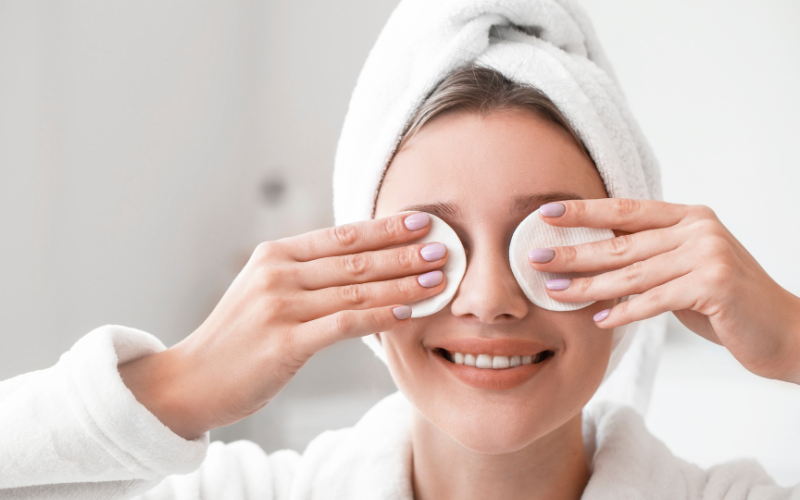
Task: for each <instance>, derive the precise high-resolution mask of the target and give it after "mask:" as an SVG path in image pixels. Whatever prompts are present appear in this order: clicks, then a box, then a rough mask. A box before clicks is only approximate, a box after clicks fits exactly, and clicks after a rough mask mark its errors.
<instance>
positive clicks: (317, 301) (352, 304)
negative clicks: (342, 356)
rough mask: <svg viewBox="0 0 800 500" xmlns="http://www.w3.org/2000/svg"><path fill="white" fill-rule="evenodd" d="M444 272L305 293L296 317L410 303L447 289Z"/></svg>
mask: <svg viewBox="0 0 800 500" xmlns="http://www.w3.org/2000/svg"><path fill="white" fill-rule="evenodd" d="M446 281H447V280H446V279H445V277H444V273H442V272H441V271H431V272H429V273H425V274H422V275H419V276H409V277H406V278H399V279H393V280H388V281H377V282H371V283H357V284H353V285H346V286H337V287H331V288H323V289H322V290H313V291H309V292H304V293H303V297H302V298H301V300H297V301H292V302H293V303H295V304H298V306H297V307H298V308H301V309H298V310H297V311H293V314H292V315H293V317H295V318H299V319H300V320H301V321H311V320H313V319H316V318H321V317H323V316H328V315H329V314H334V313H337V312H339V311H344V310H364V309H372V308H375V307H383V306H387V305H391V304H411V303H414V302H417V301H419V300H422V299H426V298H428V297H432V296H433V295H436V294H437V293H439V292H441V291H442V290H444V286H445V283H446Z"/></svg>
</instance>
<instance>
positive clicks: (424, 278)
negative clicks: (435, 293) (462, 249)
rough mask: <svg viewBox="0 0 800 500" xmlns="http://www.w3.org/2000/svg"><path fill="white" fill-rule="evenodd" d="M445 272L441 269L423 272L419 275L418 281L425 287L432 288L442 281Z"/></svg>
mask: <svg viewBox="0 0 800 500" xmlns="http://www.w3.org/2000/svg"><path fill="white" fill-rule="evenodd" d="M443 279H444V274H443V273H442V272H441V271H431V272H429V273H425V274H421V275H419V276H418V277H417V281H418V282H419V284H420V285H422V286H424V287H425V288H432V287H435V286H436V285H438V284H439V283H441V282H442V280H443Z"/></svg>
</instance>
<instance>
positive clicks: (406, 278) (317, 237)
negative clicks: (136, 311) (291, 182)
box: [119, 212, 447, 439]
mask: <svg viewBox="0 0 800 500" xmlns="http://www.w3.org/2000/svg"><path fill="white" fill-rule="evenodd" d="M429 229H430V218H429V217H428V215H427V214H424V213H420V212H418V213H414V214H410V215H409V214H408V213H404V214H399V215H394V216H392V217H387V218H383V219H377V220H369V221H364V222H358V223H354V224H348V225H345V226H339V227H334V228H329V229H323V230H319V231H314V232H311V233H307V234H303V235H300V236H296V237H292V238H287V239H283V240H279V241H274V242H268V243H262V244H261V245H259V246H258V248H257V249H256V250H255V252H254V253H253V255H252V256H251V257H250V260H249V261H248V262H247V265H245V267H244V269H243V270H242V271H241V273H240V274H239V276H237V277H236V279H235V280H234V281H233V283H232V284H231V286H230V288H229V289H228V291H227V292H226V293H225V295H224V296H223V297H222V300H220V302H219V304H218V305H217V306H216V308H214V311H213V312H212V313H211V315H210V316H209V317H208V319H206V321H205V322H203V324H202V325H201V326H200V327H199V328H198V329H197V330H196V331H195V332H193V333H192V334H191V335H189V336H188V337H187V338H186V339H184V340H183V341H181V342H180V343H178V344H176V345H175V346H173V347H171V348H169V349H167V350H166V351H163V352H161V353H158V354H154V355H151V356H147V357H145V358H141V359H138V360H135V361H132V362H129V363H126V364H124V365H121V366H120V367H119V370H120V374H121V375H122V378H123V380H124V381H125V384H126V385H127V386H128V387H129V388H130V389H131V391H132V392H133V393H134V395H135V396H136V398H137V400H138V401H139V402H141V403H142V404H143V405H144V406H146V407H147V408H148V410H150V411H151V412H152V413H153V414H155V415H156V416H157V417H158V418H159V419H160V420H161V421H162V422H163V423H164V424H165V425H167V426H168V427H170V429H172V430H173V431H174V432H175V433H177V434H178V435H180V436H182V437H184V438H186V439H194V438H196V437H198V436H200V435H202V434H203V433H204V432H206V431H208V430H211V429H213V428H216V427H221V426H224V425H228V424H232V423H233V422H236V421H237V420H241V419H242V418H245V417H247V416H249V415H251V414H253V413H255V412H256V411H258V410H259V409H261V408H262V407H264V406H265V405H266V404H267V403H269V401H270V400H272V398H274V397H275V396H276V395H277V394H278V393H279V392H280V391H281V389H283V387H284V386H285V385H286V384H287V383H288V382H289V380H291V378H292V377H293V376H294V374H295V373H297V371H298V370H299V369H300V368H301V367H302V366H303V365H304V364H305V362H306V361H308V359H309V358H310V357H311V356H312V355H313V354H314V353H315V352H317V351H319V350H321V349H323V348H325V347H327V346H329V345H332V344H334V343H336V342H339V341H341V340H344V339H349V338H353V337H360V336H364V335H368V334H371V333H375V332H381V331H386V330H390V329H394V328H397V327H398V326H399V325H401V324H403V323H404V322H406V321H409V319H408V318H409V317H410V315H411V310H410V308H408V306H406V305H404V304H410V303H413V302H416V301H418V300H422V299H424V298H427V297H430V296H432V295H435V294H437V293H439V292H441V291H442V290H443V289H444V286H445V279H444V276H443V273H442V272H441V271H438V270H437V269H438V268H440V267H441V266H442V265H444V263H445V261H446V260H447V256H446V251H445V249H444V246H443V245H441V244H438V243H437V244H428V245H421V244H408V243H410V242H413V241H414V240H416V239H419V238H421V237H422V236H424V235H425V234H427V232H428V230H429ZM395 245H402V246H395ZM387 247H393V248H387Z"/></svg>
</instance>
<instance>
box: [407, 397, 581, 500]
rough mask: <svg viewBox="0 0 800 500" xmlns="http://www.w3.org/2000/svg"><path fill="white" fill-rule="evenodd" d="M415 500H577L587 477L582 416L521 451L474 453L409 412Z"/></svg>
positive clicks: (577, 416)
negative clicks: (494, 499) (411, 417)
mask: <svg viewBox="0 0 800 500" xmlns="http://www.w3.org/2000/svg"><path fill="white" fill-rule="evenodd" d="M413 413H414V417H413V425H412V438H411V439H412V449H413V457H414V458H413V484H414V498H415V499H416V500H449V499H458V500H471V499H485V498H503V499H504V500H516V499H523V498H524V499H525V500H536V499H553V498H558V499H563V500H573V499H574V500H577V499H579V498H580V497H581V495H582V494H583V490H584V488H585V487H586V483H587V482H588V481H589V468H588V467H587V465H586V458H585V455H584V451H583V436H582V432H581V414H580V413H578V415H576V416H575V417H574V418H573V419H571V420H570V421H568V422H567V423H565V424H564V425H562V426H561V427H559V428H558V429H556V430H554V431H552V432H551V433H550V434H548V435H546V436H543V437H541V438H539V439H537V440H536V441H534V442H533V443H531V444H530V445H528V446H526V447H525V448H522V449H521V450H518V451H515V452H512V453H507V454H499V455H489V454H482V453H476V452H474V451H472V450H469V449H467V448H465V447H464V446H463V445H461V444H460V443H458V442H457V441H456V440H454V439H453V438H452V437H451V436H449V435H447V434H446V433H444V432H443V431H442V430H440V429H439V428H437V427H436V426H434V425H433V424H432V423H431V422H430V421H428V420H427V419H425V417H423V416H422V415H420V414H419V413H418V412H416V411H414V412H413Z"/></svg>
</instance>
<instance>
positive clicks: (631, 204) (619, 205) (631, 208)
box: [612, 198, 642, 215]
mask: <svg viewBox="0 0 800 500" xmlns="http://www.w3.org/2000/svg"><path fill="white" fill-rule="evenodd" d="M613 200H614V201H613V202H612V206H613V207H614V210H616V211H617V212H619V213H620V214H622V215H635V214H637V213H638V212H639V211H640V210H641V208H642V204H641V202H640V201H639V200H635V199H633V198H613Z"/></svg>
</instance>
